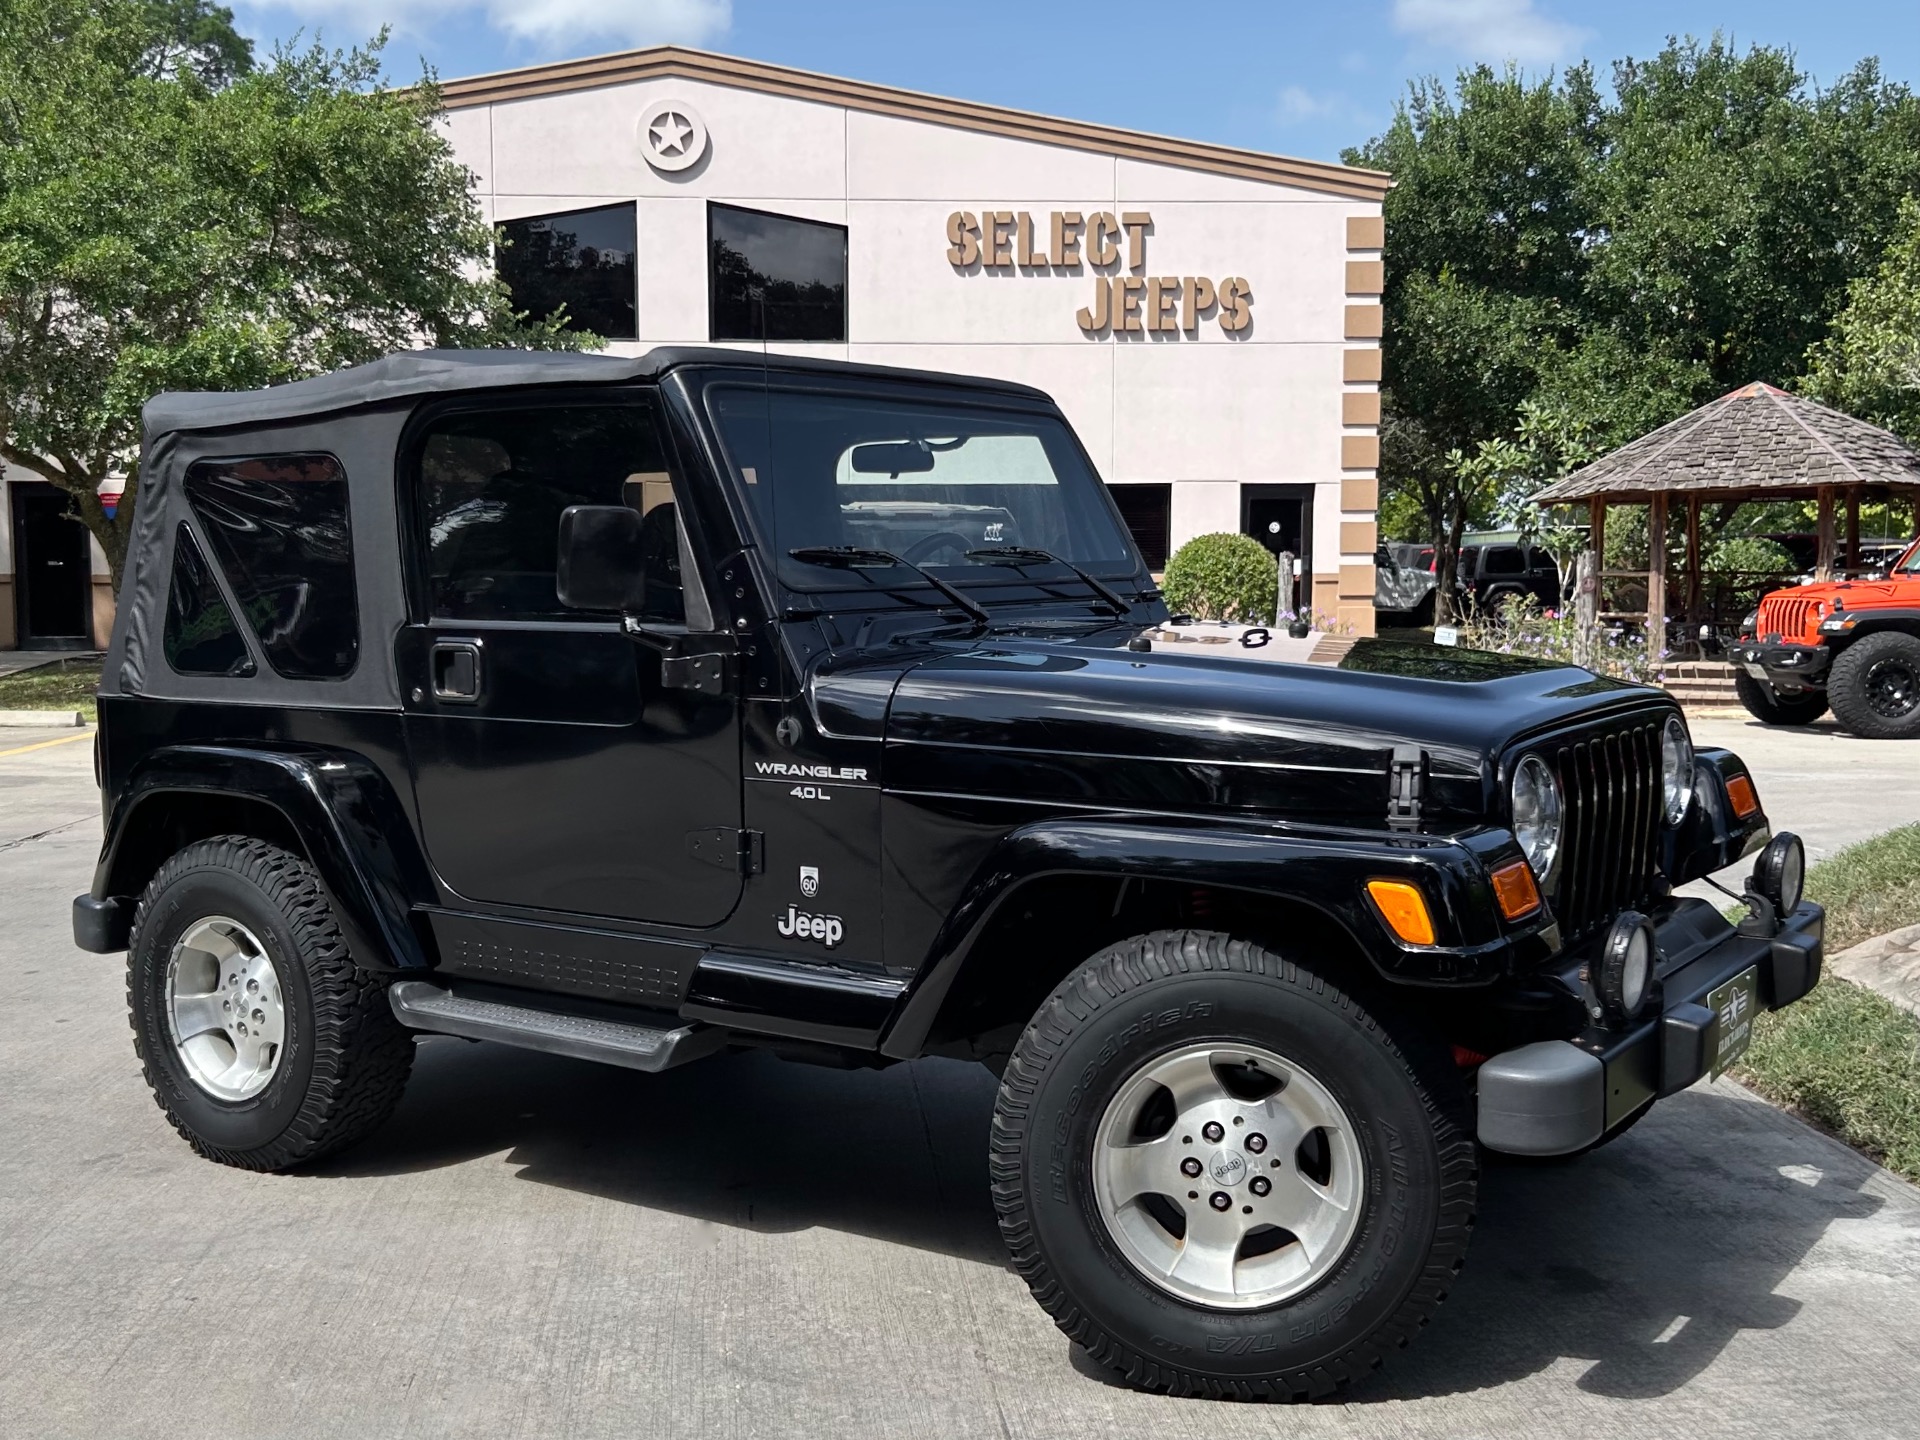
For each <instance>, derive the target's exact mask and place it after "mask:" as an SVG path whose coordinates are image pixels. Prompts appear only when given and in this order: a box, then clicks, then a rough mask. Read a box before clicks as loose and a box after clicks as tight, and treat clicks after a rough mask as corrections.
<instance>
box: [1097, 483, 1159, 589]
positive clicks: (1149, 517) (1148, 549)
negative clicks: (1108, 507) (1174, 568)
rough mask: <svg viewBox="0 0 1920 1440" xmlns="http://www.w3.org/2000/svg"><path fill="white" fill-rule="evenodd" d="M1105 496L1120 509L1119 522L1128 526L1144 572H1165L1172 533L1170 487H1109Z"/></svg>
mask: <svg viewBox="0 0 1920 1440" xmlns="http://www.w3.org/2000/svg"><path fill="white" fill-rule="evenodd" d="M1107 493H1108V494H1109V495H1111V496H1113V503H1114V504H1115V505H1117V506H1119V507H1120V518H1121V519H1122V520H1124V521H1126V522H1127V530H1128V532H1129V533H1130V534H1131V535H1132V536H1133V543H1134V544H1136V545H1138V546H1139V547H1140V554H1141V557H1142V558H1143V559H1145V560H1146V562H1147V569H1149V570H1164V569H1166V568H1167V548H1168V538H1169V536H1170V535H1171V534H1172V531H1173V486H1171V485H1109V486H1108V487H1107Z"/></svg>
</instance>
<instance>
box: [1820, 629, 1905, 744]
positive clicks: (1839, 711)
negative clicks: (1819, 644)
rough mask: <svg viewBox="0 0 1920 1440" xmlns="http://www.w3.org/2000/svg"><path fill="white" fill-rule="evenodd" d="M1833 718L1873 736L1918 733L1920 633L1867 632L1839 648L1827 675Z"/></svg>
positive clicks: (1887, 737)
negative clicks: (1840, 649)
mask: <svg viewBox="0 0 1920 1440" xmlns="http://www.w3.org/2000/svg"><path fill="white" fill-rule="evenodd" d="M1827 695H1828V697H1829V698H1830V699H1831V700H1832V701H1833V718H1834V719H1836V720H1838V721H1839V722H1840V723H1841V725H1842V726H1844V727H1845V728H1846V729H1848V730H1850V731H1852V732H1853V733H1854V734H1855V735H1861V736H1865V737H1866V738H1867V739H1870V740H1911V739H1913V738H1914V737H1915V736H1920V636H1913V635H1908V634H1906V633H1905V632H1904V631H1900V630H1882V631H1880V632H1879V633H1878V634H1876V635H1863V636H1861V638H1860V639H1858V640H1856V641H1854V642H1853V643H1852V644H1851V645H1849V646H1848V647H1847V648H1846V649H1844V650H1842V651H1841V652H1840V655H1839V658H1838V659H1836V660H1835V661H1834V662H1833V671H1832V673H1831V674H1830V675H1828V677H1827Z"/></svg>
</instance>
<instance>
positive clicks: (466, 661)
mask: <svg viewBox="0 0 1920 1440" xmlns="http://www.w3.org/2000/svg"><path fill="white" fill-rule="evenodd" d="M427 663H428V666H429V668H430V670H431V672H432V678H433V698H434V699H436V700H439V701H442V702H444V703H445V704H448V705H473V704H476V703H478V701H479V699H480V686H481V678H482V670H481V664H480V642H479V641H478V640H436V641H434V642H433V649H432V651H431V653H430V655H429V658H428V662H427Z"/></svg>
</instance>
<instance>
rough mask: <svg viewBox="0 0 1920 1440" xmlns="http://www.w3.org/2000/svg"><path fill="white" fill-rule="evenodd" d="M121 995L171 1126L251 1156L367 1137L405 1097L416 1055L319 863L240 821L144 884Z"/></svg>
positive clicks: (202, 1149) (247, 1161) (212, 1148)
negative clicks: (336, 914)
mask: <svg viewBox="0 0 1920 1440" xmlns="http://www.w3.org/2000/svg"><path fill="white" fill-rule="evenodd" d="M216 1007H218V1008H216ZM127 1010H128V1015H129V1020H130V1022H131V1024H132V1026H133V1048H134V1053H135V1054H136V1055H138V1056H139V1057H140V1064H141V1067H142V1069H143V1070H144V1071H145V1073H146V1077H147V1084H148V1086H149V1087H150V1088H151V1089H152V1090H153V1098H154V1099H155V1100H156V1101H157V1102H158V1103H159V1105H160V1108H161V1109H162V1110H163V1111H164V1112H166V1116H167V1119H168V1120H169V1121H171V1122H172V1124H173V1128H174V1129H176V1130H178V1131H179V1132H180V1133H181V1135H183V1136H184V1137H185V1138H186V1140H187V1143H188V1144H190V1145H192V1146H193V1148H194V1149H195V1150H196V1151H198V1152H199V1153H200V1154H201V1155H204V1156H205V1157H206V1158H207V1159H209V1160H216V1161H218V1162H220V1163H221V1164H223V1165H236V1166H239V1167H240V1168H242V1169H245V1170H284V1169H286V1168H288V1167H289V1166H293V1165H298V1164H301V1163H303V1162H305V1161H308V1160H313V1159H316V1158H318V1157H319V1156H321V1155H324V1154H327V1153H328V1152H329V1151H333V1150H338V1149H340V1148H341V1147H343V1146H346V1145H350V1144H352V1143H353V1142H354V1141H356V1140H358V1139H360V1138H361V1137H362V1136H364V1135H366V1134H367V1133H368V1132H370V1131H372V1130H373V1129H374V1128H375V1127H376V1126H378V1125H379V1124H380V1123H381V1121H383V1120H385V1119H386V1118H387V1116H388V1115H389V1114H390V1113H391V1112H392V1110H393V1107H394V1106H395V1105H396V1104H398V1103H399V1100H400V1095H401V1092H402V1090H404V1089H405V1088H406V1083H407V1074H408V1071H409V1070H410V1069H411V1068H412V1065H413V1037H412V1035H411V1034H410V1033H409V1032H408V1031H407V1030H405V1029H404V1028H402V1026H401V1025H400V1023H399V1022H398V1021H397V1020H395V1019H394V1017H393V1011H392V1010H391V1009H390V1008H389V1007H388V1004H387V997H386V984H385V981H384V979H383V978H382V977H380V976H379V975H376V974H374V973H372V972H369V971H366V970H363V969H361V968H360V967H359V966H357V965H355V964H354V961H353V957H352V956H351V955H349V954H348V953H347V947H346V942H345V940H343V939H342V937H341V934H340V929H339V926H338V925H336V924H335V923H334V918H333V911H332V909H331V907H330V906H329V905H328V903H327V898H326V895H325V894H324V892H323V891H322V890H321V888H320V880H319V877H318V876H317V875H316V874H315V873H314V871H313V869H312V867H311V866H309V865H308V864H307V863H306V862H305V861H304V860H302V859H300V858H299V857H298V856H295V855H290V854H288V853H287V852H286V851H285V850H281V849H279V848H277V847H275V846H273V845H269V844H267V843H266V842H265V841H263V840H256V839H252V838H250V837H247V836H243V835H224V836H221V837H219V838H217V839H213V840H202V841H199V842H198V843H196V844H193V845H189V846H188V847H187V848H186V849H184V850H182V851H180V852H179V853H178V854H176V855H174V856H173V858H171V859H170V860H168V861H167V863H166V864H165V865H163V866H161V867H160V871H159V873H158V874H156V875H155V876H154V877H153V880H152V882H151V883H150V884H149V885H148V886H147V889H146V893H145V894H144V895H142V896H141V899H140V905H139V908H138V909H137V910H136V911H135V912H134V921H133V936H132V941H131V944H130V946H129V949H128V952H127ZM263 1038H264V1039H265V1041H266V1043H264V1044H263V1043H262V1041H263Z"/></svg>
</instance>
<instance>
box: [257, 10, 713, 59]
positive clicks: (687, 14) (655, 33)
mask: <svg viewBox="0 0 1920 1440" xmlns="http://www.w3.org/2000/svg"><path fill="white" fill-rule="evenodd" d="M242 8H243V9H251V10H255V11H264V10H276V11H281V12H284V13H286V14H288V15H291V16H292V17H293V18H294V19H295V20H297V21H299V22H300V23H302V24H304V25H305V26H307V27H308V28H309V29H313V28H316V27H324V28H325V30H326V32H327V38H328V39H329V41H344V40H347V39H348V38H350V37H354V36H358V35H361V34H366V35H371V34H372V33H373V32H374V31H376V30H378V29H379V28H380V27H381V26H382V25H391V26H392V27H393V28H394V30H395V31H397V32H399V33H402V34H410V35H416V36H417V35H420V34H422V33H423V32H425V31H426V30H428V29H430V28H431V27H433V26H435V25H446V24H453V23H460V22H462V21H470V20H472V19H482V20H484V21H485V23H486V24H487V25H489V26H490V27H491V28H493V29H495V30H497V31H499V32H500V33H501V34H503V35H506V36H509V37H511V38H512V39H515V40H520V41H525V42H528V43H529V44H531V45H533V46H535V47H537V48H540V49H549V48H554V47H559V46H567V45H580V44H587V43H598V44H607V45H631V46H640V45H663V44H670V43H671V44H680V45H706V44H711V43H712V42H713V41H715V40H718V39H719V38H720V37H721V36H722V35H725V34H726V33H727V31H728V30H729V29H731V28H732V25H733V0H250V3H249V0H242ZM343 31H344V32H345V33H342V32H343Z"/></svg>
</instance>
